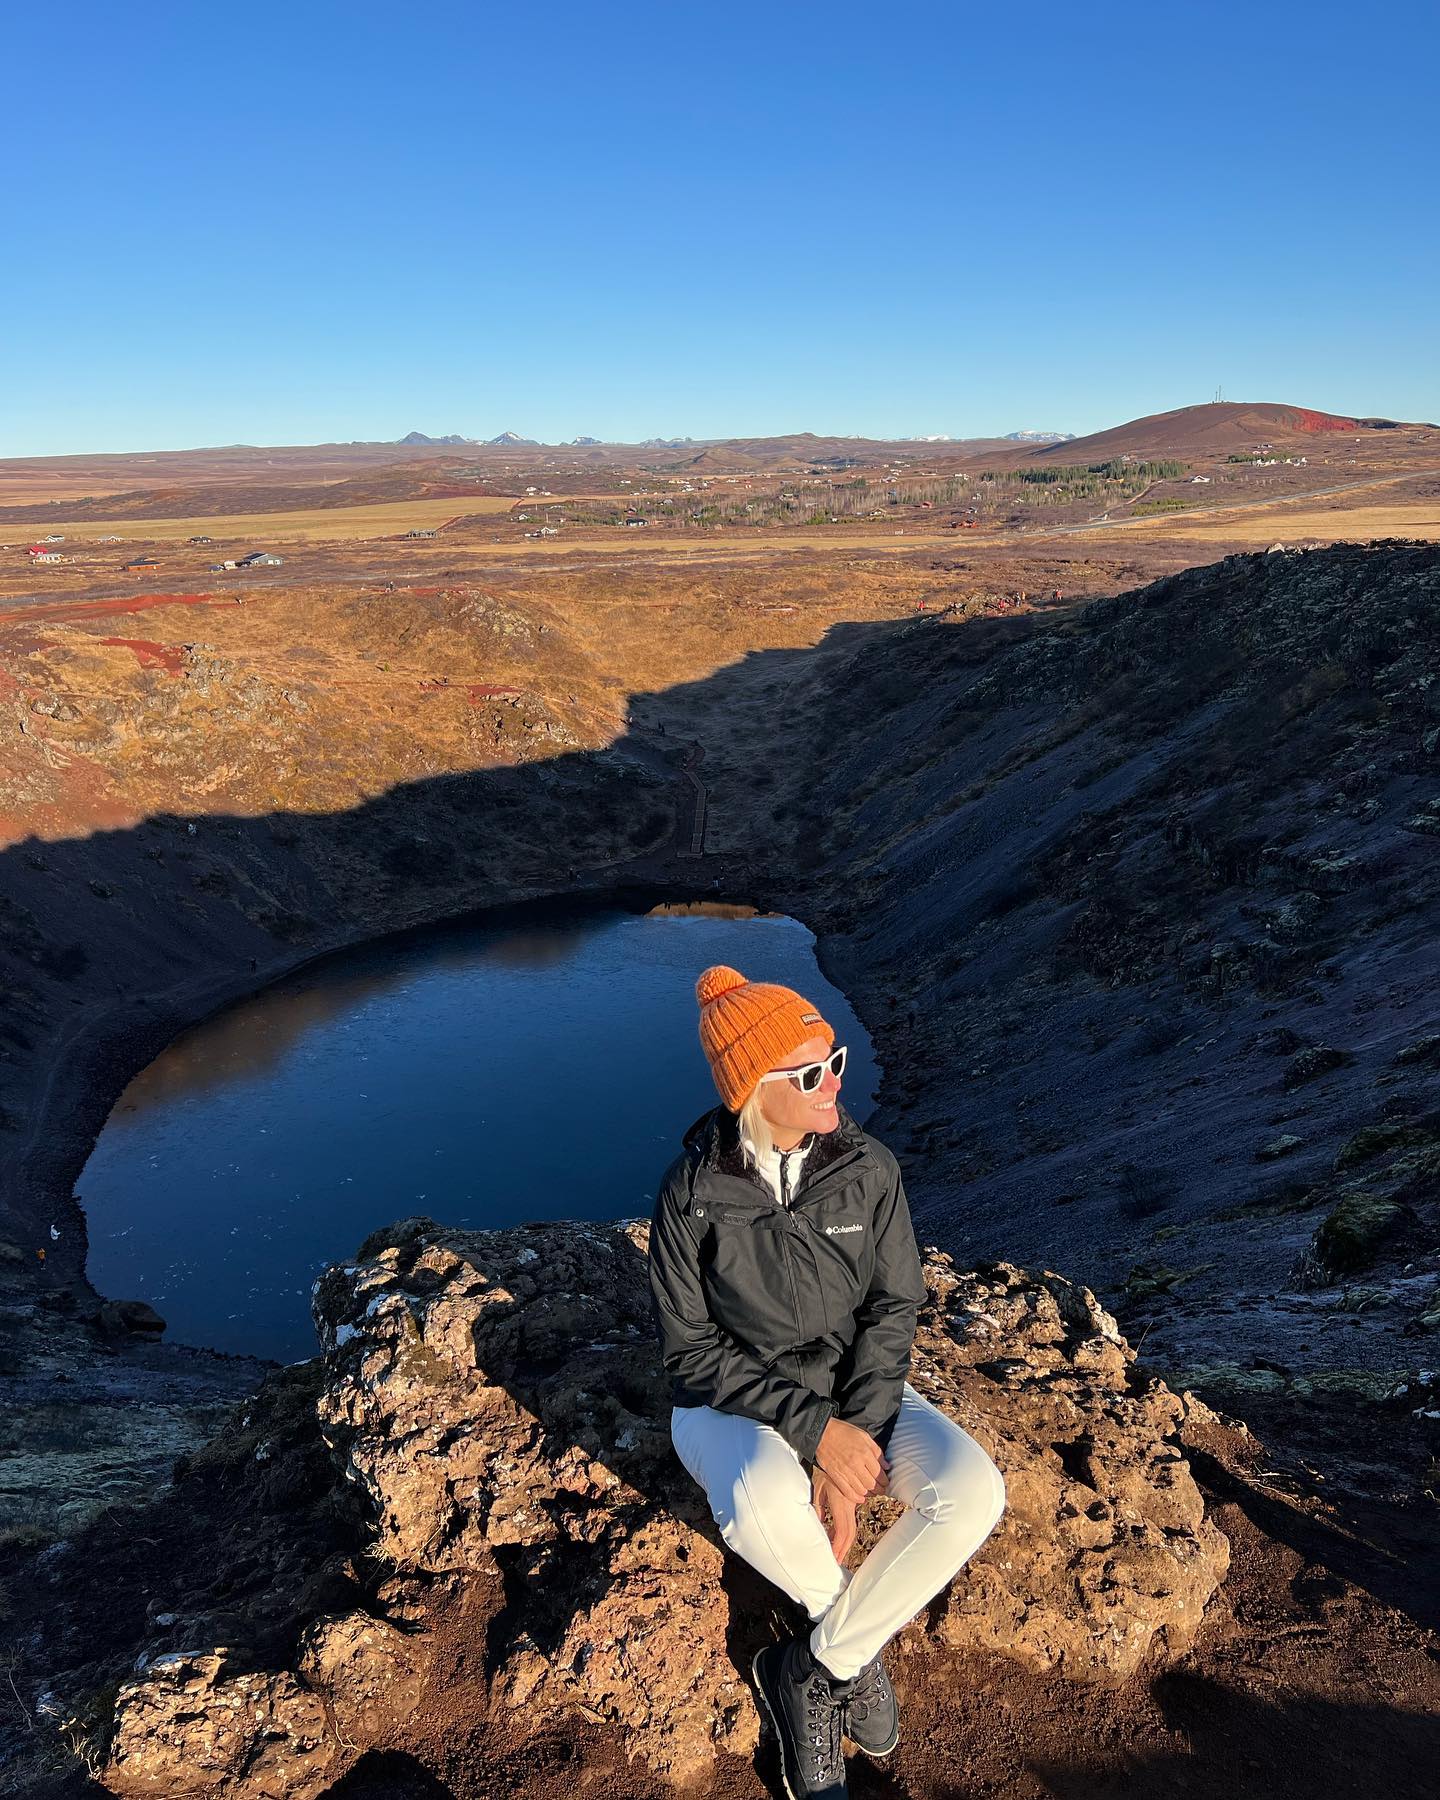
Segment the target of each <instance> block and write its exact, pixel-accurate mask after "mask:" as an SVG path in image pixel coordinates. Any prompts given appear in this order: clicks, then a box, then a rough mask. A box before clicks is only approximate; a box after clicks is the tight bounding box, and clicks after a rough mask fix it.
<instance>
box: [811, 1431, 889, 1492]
mask: <svg viewBox="0 0 1440 1800" xmlns="http://www.w3.org/2000/svg"><path fill="white" fill-rule="evenodd" d="M815 1464H816V1467H817V1468H820V1469H823V1470H824V1471H825V1473H826V1474H827V1475H828V1476H829V1477H830V1479H831V1481H832V1482H833V1483H834V1485H835V1487H836V1488H837V1489H838V1490H839V1493H840V1495H841V1497H842V1498H843V1499H846V1500H848V1501H849V1502H850V1504H851V1505H852V1506H858V1505H859V1504H860V1502H861V1501H862V1500H863V1499H865V1497H866V1496H867V1495H868V1494H872V1493H874V1494H883V1493H884V1492H885V1491H886V1489H887V1488H888V1487H889V1485H890V1484H889V1481H888V1480H887V1478H886V1477H887V1472H888V1470H889V1468H890V1464H889V1463H888V1462H887V1461H886V1460H885V1454H884V1452H883V1451H882V1450H881V1448H880V1446H879V1445H878V1444H877V1443H876V1442H875V1440H874V1438H872V1437H871V1436H870V1433H869V1432H868V1431H862V1430H861V1429H860V1427H859V1426H858V1425H847V1424H846V1423H845V1421H844V1420H843V1419H831V1421H830V1423H829V1424H828V1425H827V1426H826V1427H825V1429H824V1431H823V1432H821V1434H820V1443H819V1446H818V1448H817V1449H816V1451H815Z"/></svg>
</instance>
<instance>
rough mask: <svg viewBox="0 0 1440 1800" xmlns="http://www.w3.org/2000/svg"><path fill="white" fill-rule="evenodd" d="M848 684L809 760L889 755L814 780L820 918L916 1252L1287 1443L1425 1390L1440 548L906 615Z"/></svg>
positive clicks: (1436, 1199) (1433, 1275)
mask: <svg viewBox="0 0 1440 1800" xmlns="http://www.w3.org/2000/svg"><path fill="white" fill-rule="evenodd" d="M1017 633H1018V634H1019V637H1018V641H1015V637H1016V634H1017ZM1007 636H1008V637H1010V638H1011V640H1012V641H1009V642H1007V641H1005V638H1006V637H1007ZM833 680H834V685H835V689H836V691H837V697H838V695H840V694H843V696H844V699H843V713H842V712H841V711H838V710H836V709H835V707H834V706H833V705H832V710H831V711H830V712H829V713H828V715H827V716H826V717H825V719H824V720H823V721H822V723H821V730H822V731H824V730H826V729H828V730H829V731H831V732H832V733H833V732H839V730H840V729H841V727H840V720H841V718H842V717H844V718H848V719H854V718H856V717H860V718H866V719H869V720H871V721H879V720H881V719H883V721H884V726H883V729H871V730H868V731H866V732H865V733H863V734H860V735H859V736H854V735H852V736H851V737H850V738H849V739H848V740H847V753H846V755H845V756H844V757H843V758H841V759H838V760H837V761H835V762H834V763H832V764H831V766H830V767H829V769H828V770H827V772H826V773H825V774H824V775H823V776H822V777H821V780H820V783H819V786H818V789H817V792H816V795H815V797H814V811H815V812H816V813H817V814H819V815H820V816H821V817H828V830H827V832H826V837H825V845H826V853H825V857H824V860H823V862H822V863H821V865H820V867H819V868H818V869H817V871H816V873H815V876H814V878H813V879H814V888H815V893H816V896H817V902H818V903H819V907H820V912H821V916H822V917H823V918H824V919H825V920H826V922H828V923H829V924H831V925H832V927H835V928H843V930H839V931H838V932H837V935H833V936H831V937H830V938H829V940H828V942H829V946H830V957H831V966H832V969H833V972H834V974H835V976H836V978H837V979H838V980H839V981H840V982H841V983H842V985H846V986H847V987H848V988H849V989H850V991H851V992H858V993H860V994H861V995H864V996H866V997H868V998H869V1000H870V1003H871V1006H872V1008H873V1009H875V1010H876V1011H878V1013H879V1016H880V1018H881V1021H882V1023H881V1028H880V1049H881V1055H882V1058H883V1059H884V1062H885V1065H886V1067H887V1068H888V1069H891V1070H893V1071H894V1075H893V1080H892V1085H891V1087H890V1089H889V1093H890V1096H891V1097H890V1098H889V1099H888V1100H887V1103H886V1105H885V1106H884V1108H883V1109H882V1113H881V1116H880V1120H879V1127H880V1129H881V1131H882V1133H884V1132H887V1131H888V1132H889V1133H891V1134H893V1136H894V1138H896V1139H898V1140H899V1141H900V1143H901V1144H902V1145H903V1146H904V1147H905V1148H907V1149H908V1151H909V1153H910V1154H911V1155H912V1156H917V1157H920V1158H922V1159H923V1171H924V1172H923V1178H922V1180H921V1181H920V1182H919V1183H917V1185H918V1186H919V1187H920V1190H921V1207H920V1212H921V1217H922V1219H923V1222H924V1226H925V1229H926V1230H927V1231H929V1232H930V1233H931V1234H932V1235H934V1236H936V1237H937V1238H938V1239H939V1240H940V1241H942V1242H944V1243H945V1244H946V1245H947V1247H950V1248H953V1249H955V1250H956V1251H957V1252H958V1253H960V1254H964V1255H980V1256H1001V1255H1004V1256H1015V1257H1018V1258H1020V1259H1021V1260H1024V1261H1026V1262H1031V1263H1037V1264H1045V1265H1048V1266H1051V1267H1055V1268H1059V1269H1064V1270H1066V1271H1067V1272H1069V1273H1072V1274H1074V1275H1076V1276H1078V1277H1079V1278H1081V1279H1083V1280H1086V1281H1088V1282H1090V1283H1091V1284H1092V1285H1094V1286H1095V1287H1096V1288H1097V1289H1098V1290H1099V1291H1101V1292H1102V1293H1103V1294H1105V1295H1106V1296H1107V1299H1108V1301H1110V1302H1113V1303H1114V1304H1116V1305H1117V1306H1119V1307H1120V1309H1121V1312H1122V1317H1124V1318H1125V1319H1126V1321H1127V1323H1128V1324H1129V1325H1130V1327H1131V1328H1132V1329H1137V1327H1138V1329H1137V1335H1140V1334H1141V1333H1142V1332H1143V1335H1144V1342H1145V1355H1146V1357H1147V1359H1148V1360H1150V1361H1151V1362H1152V1363H1153V1364H1154V1365H1155V1366H1157V1367H1158V1368H1161V1369H1164V1370H1166V1371H1167V1372H1168V1373H1169V1374H1170V1375H1171V1376H1172V1378H1173V1379H1175V1380H1176V1381H1177V1382H1182V1383H1184V1384H1188V1385H1194V1386H1197V1387H1199V1388H1201V1389H1202V1390H1203V1391H1207V1392H1211V1393H1217V1394H1222V1395H1223V1396H1224V1397H1226V1398H1227V1400H1228V1401H1230V1402H1231V1403H1234V1402H1235V1401H1236V1396H1237V1394H1242V1393H1243V1394H1248V1395H1250V1396H1252V1397H1255V1396H1257V1395H1258V1396H1259V1397H1260V1398H1263V1394H1264V1392H1265V1391H1266V1390H1275V1391H1278V1392H1281V1393H1283V1395H1284V1396H1285V1397H1286V1400H1287V1407H1288V1411H1287V1430H1289V1431H1291V1432H1292V1433H1293V1432H1295V1431H1296V1430H1297V1429H1298V1431H1299V1432H1300V1434H1301V1435H1303V1432H1304V1429H1305V1425H1304V1420H1305V1406H1303V1405H1301V1406H1296V1405H1293V1404H1290V1402H1293V1401H1295V1400H1296V1399H1297V1398H1298V1399H1299V1400H1300V1401H1304V1402H1305V1403H1306V1404H1310V1403H1312V1402H1313V1404H1314V1405H1315V1406H1316V1407H1317V1408H1321V1407H1322V1403H1323V1400H1324V1396H1325V1395H1326V1394H1327V1393H1329V1394H1338V1395H1341V1396H1349V1397H1350V1399H1351V1400H1352V1401H1353V1398H1354V1397H1356V1396H1360V1395H1364V1396H1366V1397H1368V1398H1370V1399H1372V1400H1379V1399H1381V1398H1382V1397H1383V1396H1385V1395H1387V1394H1390V1393H1392V1392H1394V1391H1395V1390H1396V1389H1397V1388H1399V1387H1400V1386H1401V1385H1402V1384H1403V1383H1404V1382H1405V1381H1406V1380H1407V1379H1409V1380H1413V1378H1414V1373H1415V1371H1416V1369H1417V1368H1419V1367H1421V1366H1423V1365H1425V1364H1427V1363H1430V1364H1433V1362H1434V1343H1433V1340H1432V1341H1431V1343H1430V1344H1429V1346H1428V1347H1427V1345H1426V1340H1425V1334H1426V1333H1428V1332H1432V1331H1434V1330H1435V1328H1436V1327H1437V1325H1440V1312H1437V1308H1440V1235H1437V1227H1440V1114H1437V1111H1436V1100H1437V1094H1436V1091H1435V1081H1434V1069H1435V1067H1436V1065H1437V1061H1440V1055H1437V1053H1440V1037H1437V1036H1436V1034H1437V1033H1440V854H1437V850H1440V846H1437V837H1440V551H1437V550H1436V549H1435V548H1434V547H1430V546H1423V545H1407V544H1401V543H1390V544H1386V543H1381V544H1374V545H1371V546H1369V547H1366V548H1349V547H1336V548H1335V549H1332V550H1327V551H1319V552H1313V553H1301V552H1294V553H1275V554H1270V555H1263V556H1260V555H1257V556H1240V557H1231V558H1229V559H1227V560H1226V561H1225V562H1223V563H1220V564H1218V565H1216V566H1214V567H1211V568H1207V569H1198V570H1191V571H1187V572H1186V573H1184V574H1181V575H1177V576H1174V577H1171V578H1168V579H1166V580H1164V581H1160V582H1157V583H1155V584H1153V585H1152V586H1151V587H1148V588H1145V589H1142V590H1141V591H1139V592H1138V593H1132V594H1123V595H1119V596H1117V597H1115V598H1114V599H1111V600H1104V601H1099V602H1096V603H1095V604H1093V605H1091V606H1090V607H1088V608H1086V609H1084V610H1083V611H1079V612H1077V613H1075V614H1073V615H1072V616H1071V617H1070V618H1069V619H1068V620H1067V621H1066V622H1064V623H1063V624H1060V625H1056V624H1054V623H1049V624H1043V625H1042V624H1038V623H1036V624H1031V625H1026V624H1017V625H1015V626H1014V627H1009V628H1007V629H1006V631H1005V632H1004V634H1003V635H1002V634H1001V633H1000V632H997V629H996V628H995V627H994V626H993V625H985V624H983V623H982V624H978V625H975V624H972V625H966V624H963V623H959V622H951V621H946V620H935V621H933V622H928V623H926V622H922V621H916V622H915V624H914V626H912V627H911V628H910V629H909V630H908V631H906V632H904V633H902V634H901V636H900V638H899V640H898V641H897V642H896V643H895V645H894V647H893V650H892V652H891V654H890V655H888V656H885V657H883V658H881V657H876V656H873V655H869V654H866V653H863V652H862V653H857V654H856V655H855V656H854V657H853V658H852V659H851V661H850V663H849V665H848V666H847V667H845V668H842V669H840V670H837V671H835V672H834V675H833ZM821 896H823V897H824V898H823V900H822V899H821V898H820V897H821ZM1357 1281H1358V1282H1359V1283H1360V1284H1361V1285H1360V1286H1359V1287H1357V1286H1356V1285H1355V1284H1356V1283H1357ZM1362 1289H1363V1292H1362ZM1416 1391H1417V1390H1415V1389H1413V1388H1412V1390H1411V1393H1412V1395H1413V1394H1414V1393H1415V1392H1416ZM1413 1404H1414V1401H1413V1398H1412V1400H1411V1401H1410V1402H1409V1403H1408V1404H1407V1403H1404V1402H1403V1396H1402V1402H1401V1403H1400V1404H1399V1405H1398V1412H1399V1414H1400V1416H1401V1417H1404V1416H1407V1415H1408V1413H1409V1412H1410V1411H1411V1410H1412V1408H1413ZM1247 1416H1249V1415H1248V1414H1247ZM1423 1423H1424V1422H1423V1421H1422V1424H1423ZM1318 1428H1319V1427H1318V1425H1317V1429H1318ZM1413 1449H1414V1454H1415V1456H1416V1457H1417V1458H1418V1457H1419V1456H1420V1445H1419V1444H1418V1443H1417V1444H1416V1445H1414V1446H1413ZM1367 1454H1368V1451H1367V1450H1366V1448H1365V1447H1364V1446H1363V1444H1361V1443H1359V1442H1358V1441H1357V1443H1356V1445H1355V1459H1354V1460H1355V1461H1356V1463H1357V1465H1358V1464H1363V1462H1364V1460H1365V1457H1366V1456H1367ZM1422 1466H1423V1461H1422V1462H1417V1463H1416V1464H1415V1466H1414V1467H1413V1468H1412V1471H1411V1474H1412V1479H1413V1480H1418V1479H1419V1473H1420V1469H1421V1467H1422Z"/></svg>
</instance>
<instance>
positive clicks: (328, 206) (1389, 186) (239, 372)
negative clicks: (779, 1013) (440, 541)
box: [0, 0, 1440, 455]
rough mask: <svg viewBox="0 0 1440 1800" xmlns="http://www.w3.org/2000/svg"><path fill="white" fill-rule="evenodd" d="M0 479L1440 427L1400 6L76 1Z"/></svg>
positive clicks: (1428, 236)
mask: <svg viewBox="0 0 1440 1800" xmlns="http://www.w3.org/2000/svg"><path fill="white" fill-rule="evenodd" d="M54 10H55V12H56V13H57V14H58V22H55V23H46V22H43V20H42V16H41V9H40V8H39V7H34V6H32V7H26V8H22V9H17V10H16V11H15V12H14V13H13V14H12V16H11V18H10V20H9V21H8V23H7V26H6V29H5V39H4V43H5V57H4V61H5V65H6V69H5V97H4V102H3V109H0V152H3V156H4V165H3V166H4V167H5V169H6V171H7V174H8V177H9V179H8V180H7V183H6V188H7V201H8V204H7V206H6V209H5V210H6V214H7V226H8V229H7V230H6V233H5V251H4V257H3V281H0V377H3V379H0V454H6V455H42V454H55V453H60V452H68V451H84V450H127V449H141V448H161V447H180V446H188V445H199V444H223V443H235V442H249V443H313V442H320V441H326V440H336V439H351V438H393V437H398V436H400V435H401V434H402V433H404V432H406V431H408V430H411V429H420V430H423V431H430V432H437V433H438V432H447V431H460V432H464V433H466V434H469V435H475V436H489V435H491V434H493V433H495V432H498V431H501V430H505V429H509V430H514V431H519V432H522V433H524V434H526V435H528V436H532V437H541V438H546V439H551V440H558V439H562V438H568V437H573V436H575V435H577V434H580V433H587V434H589V435H592V436H596V437H606V438H620V439H633V438H638V437H647V436H650V435H653V434H663V435H677V434H687V435H690V436H695V437H716V436H729V435H740V434H746V435H749V434H759V433H764V432H782V431H796V430H805V429H809V430H813V431H817V432H860V433H865V434H873V435H897V434H908V433H912V432H913V433H929V432H949V433H952V434H955V435H967V436H968V435H974V434H982V433H990V432H1004V431H1010V430H1017V429H1023V428H1029V427H1037V428H1051V429H1059V430H1070V431H1076V432H1086V431H1091V430H1097V429H1100V428H1102V427H1104V426H1106V425H1110V424H1114V423H1118V422H1119V421H1121V420H1123V419H1126V418H1133V417H1136V416H1137V415H1140V414H1143V413H1148V412H1156V411H1163V410H1165V409H1168V408H1170V407H1174V406H1184V405H1190V404H1194V403H1197V402H1201V401H1205V400H1209V399H1211V398H1212V397H1213V395H1214V391H1215V389H1216V387H1217V385H1219V386H1223V389H1224V395H1225V398H1226V399H1237V400H1239V399H1254V400H1280V401H1293V402H1296V403H1300V404H1304V405H1308V406H1316V407H1322V408H1327V409H1329V410H1333V411H1339V412H1353V413H1364V414H1371V413H1381V414H1388V415H1391V416H1394V417H1400V418H1409V419H1417V418H1419V419H1431V420H1437V419H1440V350H1437V343H1440V331H1437V326H1440V230H1437V224H1440V220H1437V204H1436V193H1437V186H1440V183H1437V177H1440V153H1437V149H1436V141H1435V128H1436V127H1435V121H1436V89H1435V69H1436V53H1437V49H1440V23H1437V21H1440V13H1437V11H1436V9H1435V7H1434V5H1433V0H1425V3H1424V4H1412V3H1407V0H1399V3H1392V4H1386V5H1381V6H1372V7H1367V6H1355V5H1353V4H1347V5H1343V6H1342V5H1334V4H1331V3H1330V0H1308V3H1305V4H1292V3H1290V0H1262V3H1260V4H1256V0H1246V3H1245V4H1239V5H1237V4H1232V3H1231V0H1219V3H1218V4H1208V5H1201V4H1193V5H1181V6H1157V5H1155V4H1154V0H1147V3H1146V4H1143V5H1141V4H1134V3H1132V0H1121V3H1119V4H1110V5H1106V6H1087V7H1083V8H1081V7H1076V6H1073V5H1068V6H1060V5H1050V4H1044V3H1043V0H1041V3H1037V4H1032V5H1028V6H1025V7H1012V6H1006V5H992V6H988V7H975V6H962V5H959V4H950V5H944V6H937V5H928V4H902V5H896V6H891V7H883V6H875V5H874V4H867V5H864V6H859V5H850V4H830V5H823V4H822V5H803V6H802V5H798V4H793V3H792V4H788V5H787V4H785V3H784V0H779V3H777V0H769V3H768V4H765V5H758V4H751V3H750V0H737V3H733V4H730V5H726V6H719V7H701V6H695V5H687V4H684V3H683V0H669V3H667V4H664V5H652V4H643V3H642V4H632V5H625V6H614V7H607V6H603V5H595V4H586V5H584V6H572V5H569V4H567V3H565V0H549V3H548V4H544V5H536V6H532V7H517V6H514V5H507V6H503V7H502V6H495V5H490V4H485V3H484V0H466V3H464V4H451V3H449V0H445V3H435V0H414V3H413V4H411V5H409V6H401V5H396V4H394V0H387V4H384V5H380V4H375V3H372V0H347V3H346V4H343V5H341V4H334V3H332V0H289V3H288V4H286V5H283V6H281V5H276V4H273V3H272V0H246V3H245V4H244V5H240V6H224V5H210V4H206V3H205V0H189V3H186V4H156V3H154V0H129V3H128V4H116V3H115V0H105V3H104V4H95V3H93V0H84V3H81V4H66V5H65V6H63V7H60V8H57V9H54Z"/></svg>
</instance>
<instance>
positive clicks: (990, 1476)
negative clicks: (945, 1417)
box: [915, 1429, 1005, 1544]
mask: <svg viewBox="0 0 1440 1800" xmlns="http://www.w3.org/2000/svg"><path fill="white" fill-rule="evenodd" d="M927 1475H928V1479H927V1481H926V1482H925V1485H924V1486H923V1487H922V1488H921V1489H920V1491H919V1493H918V1494H917V1495H916V1496H915V1510H916V1511H917V1512H919V1513H920V1514H922V1515H923V1516H924V1517H925V1518H927V1519H929V1520H931V1521H932V1522H933V1523H934V1524H937V1525H949V1526H952V1527H954V1528H955V1530H956V1531H957V1532H960V1533H963V1534H964V1535H966V1536H973V1537H974V1540H975V1542H976V1544H979V1543H981V1542H982V1541H983V1540H984V1539H985V1538H987V1537H988V1536H989V1535H990V1533H991V1532H992V1531H993V1530H994V1529H995V1526H996V1525H997V1524H998V1523H999V1520H1000V1515H1001V1514H1002V1513H1003V1512H1004V1510H1005V1478H1004V1476H1003V1475H1002V1474H1001V1473H1000V1471H999V1469H997V1468H996V1466H995V1464H994V1463H993V1462H992V1461H991V1459H990V1457H989V1456H987V1455H986V1453H985V1451H984V1450H982V1449H981V1447H980V1446H979V1444H977V1443H976V1442H975V1440H974V1438H972V1437H969V1436H968V1435H966V1434H965V1433H963V1432H960V1431H959V1430H958V1429H957V1431H956V1432H955V1435H954V1437H953V1439H951V1440H950V1441H949V1442H948V1443H947V1445H946V1449H945V1452H944V1454H943V1455H942V1456H941V1457H940V1458H939V1459H938V1460H937V1462H936V1464H935V1466H934V1467H933V1468H932V1469H930V1470H928V1471H927Z"/></svg>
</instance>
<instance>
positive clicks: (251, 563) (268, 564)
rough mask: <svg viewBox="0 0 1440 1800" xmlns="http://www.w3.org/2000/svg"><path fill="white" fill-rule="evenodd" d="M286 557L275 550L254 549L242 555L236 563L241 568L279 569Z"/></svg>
mask: <svg viewBox="0 0 1440 1800" xmlns="http://www.w3.org/2000/svg"><path fill="white" fill-rule="evenodd" d="M284 560H285V558H284V557H283V556H277V555H276V554H275V552H274V551H273V550H252V551H251V552H250V554H249V555H248V556H242V557H241V558H240V559H239V561H238V562H237V563H236V565H235V566H236V568H239V569H278V568H279V567H280V565H281V563H283V562H284Z"/></svg>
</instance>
